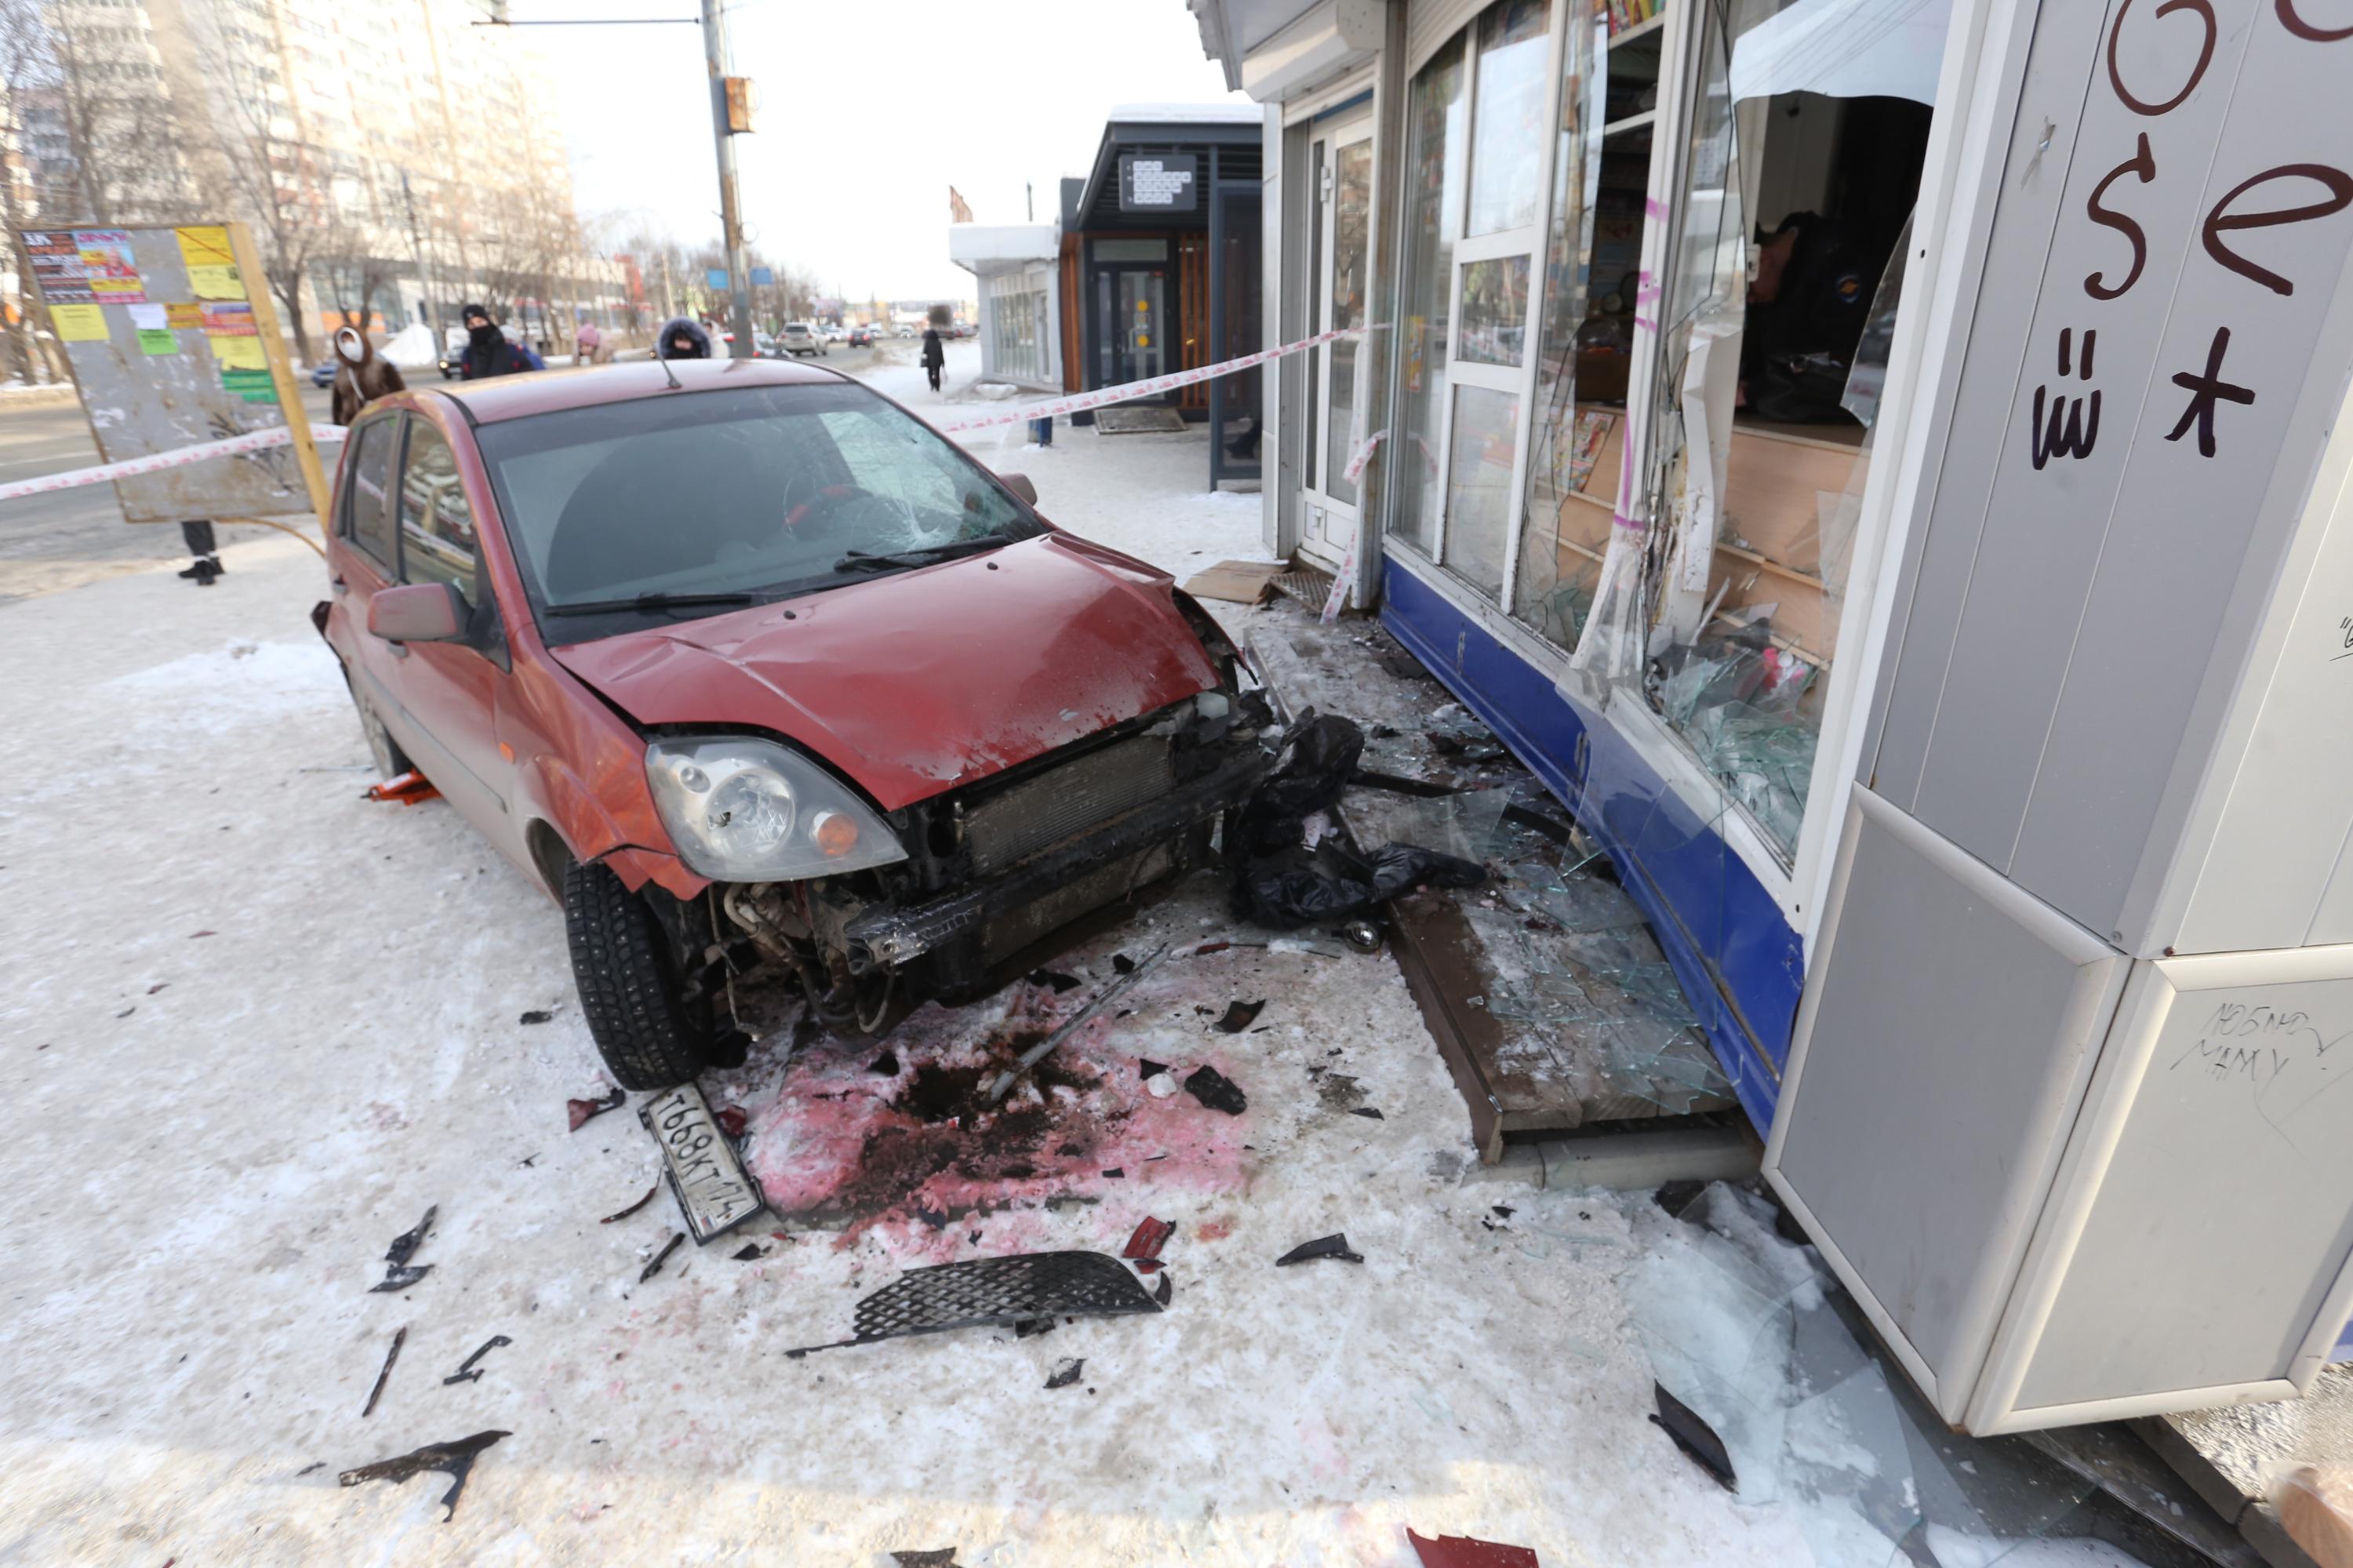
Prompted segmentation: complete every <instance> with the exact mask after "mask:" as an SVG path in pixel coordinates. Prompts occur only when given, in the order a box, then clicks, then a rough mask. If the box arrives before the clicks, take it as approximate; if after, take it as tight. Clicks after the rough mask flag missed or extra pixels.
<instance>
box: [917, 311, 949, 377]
mask: <svg viewBox="0 0 2353 1568" xmlns="http://www.w3.org/2000/svg"><path fill="white" fill-rule="evenodd" d="M947 362H948V355H947V350H945V349H944V348H942V347H941V346H940V329H939V328H937V327H935V326H927V327H925V328H924V329H923V374H924V375H926V376H930V377H931V378H932V390H933V391H934V392H936V391H938V390H939V389H940V366H943V365H945V364H946V363H947Z"/></svg>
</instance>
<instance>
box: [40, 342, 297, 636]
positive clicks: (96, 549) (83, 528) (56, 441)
mask: <svg viewBox="0 0 2353 1568" xmlns="http://www.w3.org/2000/svg"><path fill="white" fill-rule="evenodd" d="M302 403H303V407H304V408H307V409H308V410H309V411H310V415H311V418H312V419H313V420H315V421H318V422H319V423H322V424H323V423H325V421H326V418H327V394H326V392H325V391H324V390H323V389H320V388H313V387H311V386H310V385H309V384H308V382H307V381H306V382H305V384H304V386H303V388H302ZM98 461H100V460H99V455H98V448H97V446H96V445H95V444H93V443H92V442H91V440H90V421H89V420H88V419H85V418H83V417H82V411H81V405H80V404H79V403H62V404H41V403H37V402H35V401H33V400H30V399H26V398H25V397H23V395H22V394H7V393H0V484H7V483H12V482H16V481H17V480H24V479H37V478H39V477H41V476H42V475H43V474H49V473H57V472H59V471H63V470H66V469H72V468H89V467H90V466H91V465H93V464H95V463H96V462H98ZM270 532H271V530H269V529H267V528H256V527H251V526H228V527H224V528H222V529H221V530H220V535H221V543H222V544H224V545H227V544H231V543H234V542H235V541H237V540H239V539H259V538H264V537H267V536H268V535H269V533H270ZM187 559H188V552H187V547H186V546H185V545H183V544H182V543H181V541H180V530H179V529H178V528H176V527H174V526H173V525H172V524H160V525H159V524H128V523H125V522H124V521H123V520H122V509H121V507H120V506H118V505H116V504H115V501H114V486H112V485H111V484H90V485H83V486H81V487H79V488H78V489H74V490H60V491H56V492H53V493H49V494H47V495H34V496H26V497H25V498H23V499H21V500H16V501H0V606H5V605H6V604H8V603H10V602H12V601H14V600H16V599H25V598H27V597H29V596H31V595H33V594H38V593H55V592H57V591H58V589H60V588H73V587H75V586H77V585H79V584H81V583H87V582H96V581H98V580H99V579H100V578H102V577H116V576H120V575H121V573H124V572H136V571H144V570H146V569H147V568H149V567H153V566H154V565H156V564H157V563H158V562H164V561H178V562H179V563H180V564H182V565H184V566H185V564H186V563H187ZM190 586H191V588H193V587H194V586H195V585H193V584H191V585H190Z"/></svg>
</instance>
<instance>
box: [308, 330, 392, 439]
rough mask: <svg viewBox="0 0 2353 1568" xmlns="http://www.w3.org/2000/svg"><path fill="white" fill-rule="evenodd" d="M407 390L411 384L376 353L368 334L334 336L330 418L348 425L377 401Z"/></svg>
mask: <svg viewBox="0 0 2353 1568" xmlns="http://www.w3.org/2000/svg"><path fill="white" fill-rule="evenodd" d="M406 390H408V384H407V383H406V381H403V380H402V379H401V378H400V372H399V370H397V369H396V368H395V367H394V366H392V365H391V364H390V363H389V362H388V361H386V360H385V357H384V356H383V355H380V354H378V353H376V351H375V344H372V343H370V342H368V337H367V334H365V333H364V332H361V331H359V330H358V329H357V328H354V327H345V328H343V330H342V331H341V332H339V333H337V334H335V388H334V391H333V392H332V394H331V395H330V397H329V399H328V404H327V407H328V416H327V417H328V418H330V419H332V420H333V421H334V422H335V423H336V424H338V425H348V424H350V423H351V422H352V421H353V419H356V418H359V414H360V410H361V409H362V408H366V407H367V406H368V405H369V404H371V403H373V402H375V400H376V399H377V398H379V397H391V396H392V395H393V394H394V393H395V392H406Z"/></svg>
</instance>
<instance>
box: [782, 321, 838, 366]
mask: <svg viewBox="0 0 2353 1568" xmlns="http://www.w3.org/2000/svg"><path fill="white" fill-rule="evenodd" d="M779 341H780V342H781V343H783V344H784V347H785V352H786V354H789V355H792V356H793V357H794V358H796V359H806V358H807V357H808V356H809V355H812V354H825V353H827V352H828V350H827V348H826V346H825V339H823V338H821V337H819V336H818V334H816V333H815V332H814V331H812V330H810V327H809V324H808V323H807V322H786V323H785V331H784V335H783V336H782V338H781V339H779Z"/></svg>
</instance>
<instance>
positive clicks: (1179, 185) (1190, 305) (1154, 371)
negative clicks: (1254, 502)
mask: <svg viewBox="0 0 2353 1568" xmlns="http://www.w3.org/2000/svg"><path fill="white" fill-rule="evenodd" d="M1260 146H1261V111H1259V109H1258V108H1257V107H1256V106H1254V105H1243V106H1240V107H1235V106H1229V105H1225V104H1206V105H1204V104H1154V105H1138V106H1132V107H1129V108H1124V109H1120V110H1117V111H1114V112H1113V116H1112V119H1111V121H1110V122H1109V123H1107V124H1106V125H1105V126H1104V127H1103V143H1102V145H1101V146H1099V147H1098V148H1097V149H1096V151H1095V161H1094V167H1093V169H1092V172H1091V173H1090V174H1089V175H1087V177H1086V178H1085V179H1082V180H1081V179H1067V180H1064V181H1063V182H1062V241H1061V269H1062V313H1063V314H1062V385H1063V387H1064V388H1065V389H1066V390H1069V391H1073V392H1079V391H1094V390H1096V389H1098V388H1100V387H1115V386H1119V385H1121V384H1123V383H1125V382H1131V381H1148V380H1151V379H1153V378H1154V377H1155V376H1166V375H1171V374H1174V373H1175V372H1177V371H1181V370H1193V369H1198V368H1199V367H1200V366H1207V365H1215V364H1217V363H1218V362H1219V361H1220V360H1226V359H1232V358H1235V357H1237V356H1239V355H1244V354H1249V353H1250V352H1252V351H1253V350H1255V349H1257V348H1258V347H1260V346H1261V319H1262V318H1261V315H1260V313H1259V301H1260V297H1261V283H1262V280H1261V276H1260V247H1259V235H1260V202H1261V195H1262V192H1261V184H1260V169H1261V154H1260ZM1260 385H1261V376H1260V372H1259V370H1258V369H1257V368H1256V367H1252V368H1251V369H1249V370H1246V371H1242V372H1240V373H1238V374H1236V375H1232V376H1219V377H1218V378H1216V379H1215V380H1211V381H1205V382H1195V383H1193V384H1192V385H1190V386H1187V387H1176V388H1173V389H1171V390H1169V391H1167V392H1165V393H1161V394H1159V395H1157V396H1156V397H1151V398H1139V399H1137V400H1136V402H1137V404H1138V405H1139V406H1141V405H1145V404H1154V403H1156V404H1159V405H1162V406H1165V407H1167V408H1174V409H1176V411H1177V412H1178V413H1179V414H1180V415H1181V416H1182V417H1183V418H1186V419H1187V420H1188V421H1200V420H1207V421H1208V425H1209V427H1210V429H1211V430H1212V432H1213V433H1214V439H1213V440H1211V441H1210V443H1209V482H1210V484H1211V486H1212V487H1214V486H1216V485H1217V484H1219V482H1223V481H1227V480H1236V479H1255V478H1256V477H1258V473H1259V459H1258V428H1259V388H1260ZM1075 418H1076V420H1077V421H1080V422H1092V417H1091V416H1090V415H1087V414H1083V413H1082V414H1080V415H1077V416H1075Z"/></svg>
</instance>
